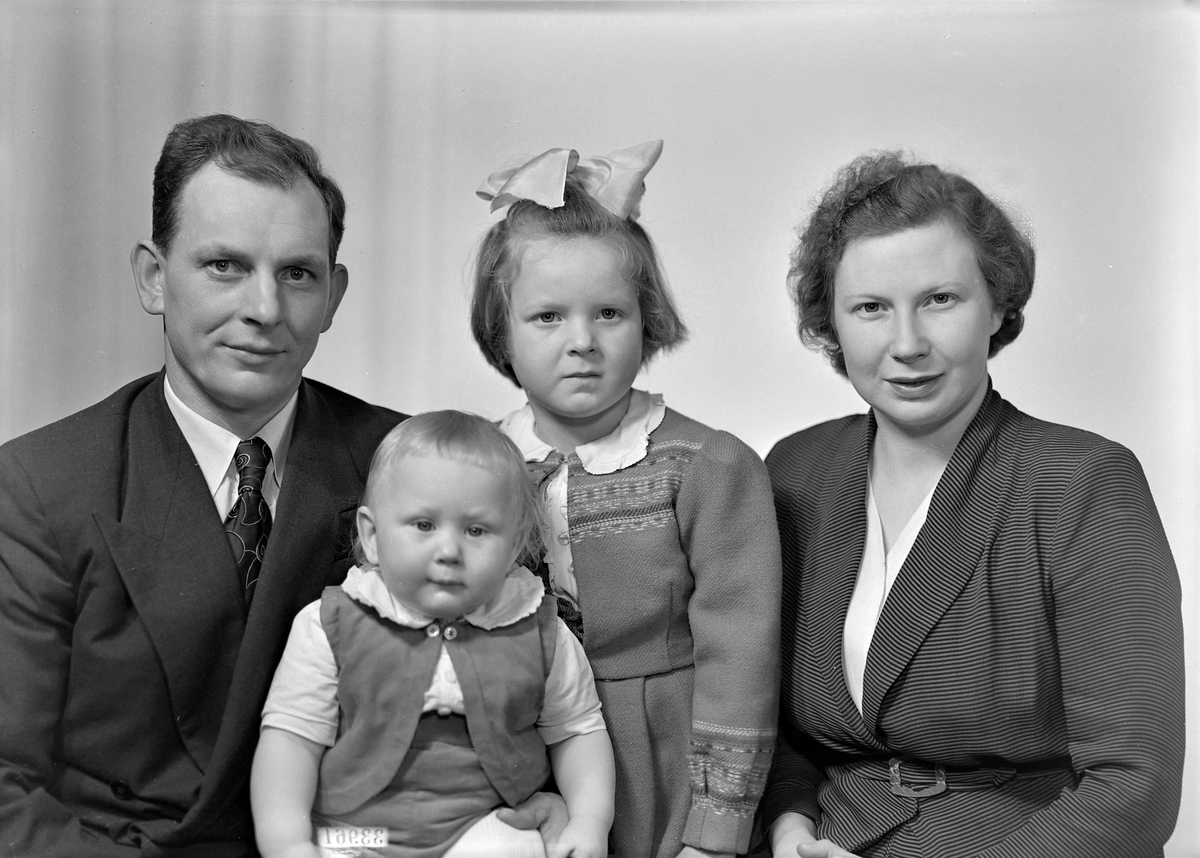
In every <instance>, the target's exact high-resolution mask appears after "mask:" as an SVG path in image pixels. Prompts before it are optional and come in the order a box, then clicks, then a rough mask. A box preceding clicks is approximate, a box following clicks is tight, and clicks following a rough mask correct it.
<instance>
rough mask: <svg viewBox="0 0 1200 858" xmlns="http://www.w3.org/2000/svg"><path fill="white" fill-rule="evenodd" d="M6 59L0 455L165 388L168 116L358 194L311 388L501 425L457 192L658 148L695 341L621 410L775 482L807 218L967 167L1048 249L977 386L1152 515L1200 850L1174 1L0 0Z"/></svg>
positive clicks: (669, 232) (1194, 487)
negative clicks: (561, 160) (663, 421)
mask: <svg viewBox="0 0 1200 858" xmlns="http://www.w3.org/2000/svg"><path fill="white" fill-rule="evenodd" d="M0 47H2V49H3V50H2V51H0V131H2V133H0V144H2V147H3V148H2V150H0V256H2V258H3V261H4V269H5V272H4V277H3V285H2V286H0V441H4V440H6V439H8V438H12V437H14V436H16V435H18V434H20V433H23V432H26V431H28V430H30V429H32V428H34V427H36V426H39V425H41V424H43V423H46V422H48V421H51V420H54V419H57V418H59V417H62V416H64V415H66V414H68V413H70V412H72V411H75V410H76V409H79V408H81V407H83V406H86V405H89V404H91V403H92V402H95V401H96V400H98V399H100V398H102V397H103V396H105V395H106V394H107V393H109V392H110V391H112V390H113V389H115V388H116V387H118V386H119V385H121V384H122V383H124V382H125V381H127V380H129V379H131V378H134V377H136V376H139V375H142V374H145V373H149V372H154V371H155V370H157V369H158V368H159V366H160V365H161V363H162V334H161V330H162V329H161V323H160V320H158V319H156V318H153V317H149V316H146V315H145V314H143V313H142V311H141V309H140V308H139V306H138V304H137V300H136V296H135V293H134V290H133V285H132V279H131V276H130V272H129V264H128V253H129V250H130V248H131V247H132V246H133V244H134V242H135V241H137V240H138V239H140V238H144V237H149V232H150V179H151V171H152V168H153V164H154V161H155V158H156V156H157V153H158V150H159V147H160V146H161V144H162V140H163V137H164V136H165V134H166V132H167V130H168V129H169V128H170V127H171V125H172V124H173V123H174V122H175V121H177V120H179V119H182V118H184V117H188V116H192V115H196V114H202V113H209V112H216V111H227V112H232V113H236V114H239V115H242V116H246V117H251V118H258V119H263V120H267V121H269V122H272V123H274V124H276V125H279V126H280V127H282V128H284V129H285V130H287V131H289V132H292V133H294V134H297V135H299V136H302V137H304V138H307V139H308V140H310V141H312V142H313V143H314V144H316V146H317V147H318V148H319V149H320V151H321V153H322V155H323V156H324V159H325V162H326V164H327V166H328V168H329V169H330V171H331V172H332V173H333V175H334V176H336V177H337V178H338V180H339V181H340V182H341V184H342V187H343V189H344V190H345V192H346V196H347V199H348V200H349V205H350V210H349V218H348V226H347V233H346V240H345V243H344V244H343V248H342V253H341V260H340V261H342V262H344V263H345V264H346V265H347V266H348V267H349V269H350V272H351V278H350V291H349V292H348V294H347V298H346V301H345V303H344V304H343V306H342V308H341V310H340V311H339V313H338V317H337V319H336V321H335V323H334V326H333V328H332V330H331V331H330V332H329V333H328V334H326V335H325V337H324V342H323V343H322V344H321V346H320V348H319V350H318V352H317V356H316V358H315V359H314V360H313V362H312V364H311V365H310V367H309V370H310V373H309V374H310V375H311V376H313V377H316V378H319V379H322V380H325V381H328V382H331V383H333V384H336V385H338V386H340V387H343V388H345V389H347V390H350V391H351V392H354V393H356V394H359V395H361V396H363V397H365V398H367V399H370V400H373V401H376V402H379V403H382V404H385V405H389V406H393V407H396V408H400V409H404V410H408V411H417V410H424V409H429V408H436V407H460V408H467V409H470V410H474V411H478V412H481V413H483V414H487V415H491V416H499V415H500V414H502V413H503V412H505V411H506V410H508V409H510V408H512V407H515V406H516V405H517V404H519V403H520V402H521V397H520V395H519V392H518V391H517V390H516V389H515V388H514V387H512V386H511V385H510V384H509V383H508V382H506V381H505V380H503V379H502V378H501V377H500V376H499V375H497V374H496V373H494V372H492V371H491V370H490V369H489V368H488V367H487V365H486V364H485V363H484V361H483V359H482V358H481V357H480V356H479V354H478V352H477V350H476V349H475V346H474V344H473V342H472V341H471V338H470V335H469V332H468V328H467V305H468V295H469V271H470V264H471V255H472V252H473V249H474V248H475V246H476V245H477V242H478V241H479V238H480V237H481V235H482V234H483V232H484V231H485V230H486V229H487V227H488V225H489V224H490V223H491V222H492V220H493V219H494V218H493V216H490V215H489V214H488V211H487V205H486V204H485V203H483V202H482V201H480V200H478V199H476V197H475V195H474V189H475V187H476V186H477V185H478V183H479V182H480V180H481V179H482V178H483V177H484V176H485V175H486V174H487V173H488V172H490V171H491V170H493V169H496V168H498V167H499V166H500V165H501V164H502V163H503V162H504V161H506V160H507V159H508V158H509V157H510V156H512V155H514V154H518V153H531V154H533V153H538V152H541V151H543V150H545V149H548V148H550V147H554V146H566V147H573V148H576V149H579V150H580V151H581V152H582V153H583V154H585V155H587V154H603V153H607V152H609V151H611V150H613V149H616V148H619V147H622V146H627V145H631V144H634V143H639V142H643V141H645V140H650V139H652V138H657V137H661V138H663V139H664V140H665V141H666V146H665V150H664V154H663V157H662V160H661V161H660V162H659V164H658V166H657V167H655V169H654V171H653V172H652V173H651V174H650V176H649V180H648V187H649V190H648V193H647V195H646V198H645V201H644V203H643V206H642V211H643V220H642V222H643V224H644V225H645V226H646V227H647V229H648V230H649V232H650V234H651V235H652V236H653V238H654V239H655V241H656V242H657V243H658V246H659V248H660V250H661V254H662V259H663V262H664V265H665V267H666V270H667V273H668V276H669V278H670V280H671V282H672V284H673V287H674V290H675V292H676V295H677V297H678V299H679V302H680V304H681V306H682V310H683V313H684V315H685V318H686V320H687V322H688V323H689V325H690V326H691V329H692V339H691V341H690V342H689V343H688V344H687V345H685V346H684V347H683V348H681V349H680V350H678V351H677V352H675V353H673V354H670V355H667V356H663V357H661V358H659V359H658V360H657V361H656V362H655V363H654V364H653V365H652V366H651V367H650V369H649V371H648V372H646V373H645V374H644V378H642V379H641V381H640V384H641V385H642V386H645V387H648V388H650V389H652V390H655V391H661V392H663V393H665V394H666V395H667V397H668V401H669V402H670V403H672V404H673V405H675V406H676V407H677V408H679V409H680V410H682V411H684V412H685V413H688V414H690V415H692V416H694V417H697V418H699V419H701V420H703V421H705V422H708V423H711V424H714V425H716V426H719V427H722V428H727V429H730V430H732V431H733V432H735V433H737V434H739V435H741V436H742V437H744V438H745V439H746V440H747V441H748V442H749V443H750V444H751V445H753V446H754V447H755V448H756V449H757V450H758V451H759V452H760V453H764V454H765V453H766V452H767V450H768V449H769V448H770V446H771V445H772V444H773V443H774V442H775V441H776V440H778V439H779V438H780V437H782V436H783V435H785V434H788V433H790V432H792V431H794V430H796V429H799V428H801V427H804V426H808V425H811V424H812V423H815V422H817V421H820V420H825V419H828V418H831V417H835V416H839V415H842V414H845V413H848V412H851V411H860V410H862V405H861V403H860V401H859V399H858V397H857V396H856V395H855V394H854V392H853V390H852V389H851V388H850V386H849V384H848V383H847V382H846V381H844V380H843V379H841V378H839V377H837V376H835V375H834V373H833V372H832V371H831V370H830V369H829V368H828V367H827V366H825V365H824V364H823V362H822V360H821V359H820V358H819V357H818V356H816V355H814V354H812V353H809V352H807V351H806V350H805V349H804V348H803V347H802V346H801V345H800V344H799V342H798V340H797V337H796V336H795V332H794V329H793V327H794V326H793V318H792V314H791V309H790V306H789V304H788V300H787V297H786V294H785V290H784V275H785V272H786V270H787V257H788V252H789V249H790V247H791V244H792V241H793V231H794V228H795V225H796V224H797V223H799V222H800V220H801V219H802V218H803V216H804V215H805V213H806V212H807V211H808V209H809V205H810V203H811V201H812V199H813V198H814V196H815V195H816V194H817V193H818V192H819V191H820V189H821V188H822V187H823V186H824V185H825V183H826V182H827V181H828V179H829V177H830V176H831V175H832V173H833V171H834V170H835V169H836V168H837V167H838V166H840V165H841V164H843V163H844V162H846V161H847V160H849V159H850V158H851V157H853V156H854V155H856V154H858V153H860V152H862V151H864V150H868V149H876V148H905V149H909V150H911V151H912V152H914V153H915V154H916V155H918V156H919V157H922V158H926V159H930V160H933V161H935V162H937V163H939V164H942V165H945V166H949V167H951V168H954V169H958V170H960V171H963V172H965V173H967V174H968V175H969V176H970V177H972V178H973V179H975V180H976V181H977V182H978V183H979V184H980V185H981V186H982V187H983V188H984V189H985V190H988V191H990V192H992V193H994V194H995V195H997V196H998V197H1000V198H1001V199H1003V200H1005V201H1006V202H1008V203H1009V204H1010V205H1011V206H1012V207H1014V208H1015V209H1016V210H1017V212H1018V213H1019V215H1020V217H1021V218H1022V219H1023V220H1025V221H1027V222H1028V223H1029V224H1030V226H1031V227H1032V229H1033V232H1034V234H1035V236H1036V239H1037V244H1038V248H1039V259H1038V279H1037V288H1036V289H1035V292H1034V297H1033V300H1032V302H1031V303H1030V305H1029V308H1028V321H1027V325H1026V330H1025V333H1024V334H1022V336H1021V338H1020V339H1019V340H1018V341H1017V342H1016V343H1015V344H1014V345H1012V346H1010V347H1009V348H1008V349H1007V350H1006V351H1005V352H1004V353H1002V354H1001V355H1000V356H998V357H997V358H995V359H993V361H992V366H991V369H992V375H993V379H994V381H995V384H996V387H997V388H998V389H999V390H1000V391H1001V392H1002V393H1003V394H1004V395H1005V396H1006V397H1007V398H1009V399H1010V400H1012V401H1013V402H1014V403H1015V404H1016V405H1018V406H1019V407H1021V408H1022V409H1024V410H1026V411H1028V412H1030V413H1032V414H1034V415H1036V416H1039V417H1042V418H1046V419H1049V420H1054V421H1058V422H1062V423H1068V424H1072V425H1076V426H1082V427H1085V428H1087V429H1091V430H1093V431H1096V432H1099V433H1101V434H1103V435H1106V436H1108V437H1111V438H1114V439H1116V440H1118V441H1120V442H1122V443H1123V444H1125V445H1127V446H1129V447H1131V448H1132V449H1133V450H1134V452H1135V453H1136V454H1137V455H1138V457H1139V458H1140V459H1141V461H1142V464H1143V465H1144V467H1145V469H1146V472H1147V474H1148V477H1149V480H1150V484H1151V486H1152V488H1153V490H1154V494H1155V497H1156V498H1157V500H1158V504H1159V508H1160V510H1161V512H1162V515H1163V518H1164V520H1165V522H1166V528H1167V533H1168V535H1169V537H1170V540H1171V544H1172V547H1173V549H1174V551H1175V556H1176V559H1177V561H1178V563H1179V567H1180V573H1181V577H1182V579H1183V592H1184V615H1185V621H1186V623H1187V625H1188V629H1189V631H1188V656H1189V666H1190V676H1191V682H1190V688H1189V711H1190V713H1191V716H1192V718H1191V724H1192V726H1191V728H1190V730H1189V737H1190V745H1191V748H1192V751H1191V753H1190V755H1189V764H1188V769H1187V775H1186V778H1187V781H1186V784H1185V791H1184V807H1183V810H1182V813H1181V815H1180V822H1179V825H1178V827H1177V829H1176V833H1175V837H1174V839H1173V840H1172V842H1171V844H1170V846H1169V849H1168V854H1169V855H1171V856H1197V855H1200V831H1198V828H1200V822H1198V819H1197V816H1198V813H1197V810H1198V803H1200V784H1198V781H1200V772H1198V769H1200V762H1198V761H1200V753H1197V751H1196V750H1195V749H1196V748H1197V747H1200V731H1198V730H1197V728H1196V726H1195V724H1196V722H1197V720H1200V706H1198V703H1200V649H1198V647H1200V644H1198V641H1200V633H1198V632H1197V619H1198V613H1200V611H1198V601H1200V595H1198V594H1200V586H1198V582H1197V559H1198V542H1197V536H1196V529H1197V522H1198V521H1200V505H1198V484H1200V473H1198V472H1200V468H1198V455H1197V449H1198V443H1197V442H1198V441H1200V407H1198V393H1200V358H1198V349H1197V346H1198V338H1200V335H1198V333H1197V331H1200V311H1198V302H1197V297H1196V292H1197V285H1198V278H1197V274H1198V273H1200V264H1198V252H1197V248H1198V246H1200V241H1198V239H1200V218H1198V211H1197V202H1196V201H1197V199H1200V171H1198V168H1197V154H1198V153H1200V147H1198V144H1200V121H1198V107H1200V62H1198V57H1200V10H1198V9H1197V8H1196V5H1195V4H1194V3H1187V2H1182V0H1138V2H1117V0H1108V1H1107V2H1105V0H1086V2H1060V0H1027V2H990V0H974V2H941V3H936V2H907V0H904V1H903V2H902V0H887V2H870V0H857V2H800V3H765V4H758V3H728V4H726V3H706V4H686V3H653V2H650V3H636V4H630V5H608V4H596V3H581V4H570V3H554V4H549V3H548V4H545V5H540V4H533V3H525V4H518V5H510V4H504V3H465V4H460V3H455V4H449V3H446V4H423V3H415V4H413V3H396V4H393V3H383V2H346V3H320V2H312V3H310V2H295V3H274V2H269V3H268V2H239V3H234V2H191V3H186V4H184V3H167V2H161V3H147V2H95V0H72V2H61V0H0ZM1096 586H1097V587H1119V586H1120V582H1119V581H1104V580H1097V582H1096Z"/></svg>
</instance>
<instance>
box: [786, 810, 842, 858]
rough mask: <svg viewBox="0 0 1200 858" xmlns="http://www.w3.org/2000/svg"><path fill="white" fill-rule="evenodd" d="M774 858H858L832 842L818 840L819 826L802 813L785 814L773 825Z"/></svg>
mask: <svg viewBox="0 0 1200 858" xmlns="http://www.w3.org/2000/svg"><path fill="white" fill-rule="evenodd" d="M771 855H772V856H773V858H792V856H793V855H799V856H800V858H858V856H857V855H855V854H854V853H852V852H847V851H846V850H845V849H843V848H842V847H840V846H838V845H837V844H836V843H834V842H832V841H830V840H818V839H817V824H816V823H815V822H813V821H812V820H811V819H809V818H808V817H807V816H804V815H803V814H800V813H784V814H780V816H779V818H778V819H776V820H775V822H774V824H772V825H771Z"/></svg>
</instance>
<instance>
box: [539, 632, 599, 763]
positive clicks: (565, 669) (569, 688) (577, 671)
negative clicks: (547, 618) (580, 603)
mask: <svg viewBox="0 0 1200 858" xmlns="http://www.w3.org/2000/svg"><path fill="white" fill-rule="evenodd" d="M554 626H555V630H556V632H557V636H556V638H555V643H554V663H553V664H552V665H550V675H549V676H547V677H546V696H545V700H544V701H543V703H542V714H541V715H540V716H539V717H538V722H537V729H538V734H539V735H541V737H542V741H543V742H545V743H546V744H547V745H554V744H557V743H558V742H561V741H562V740H563V739H566V738H569V737H571V736H582V735H583V734H584V733H594V732H596V731H597V730H603V729H605V727H604V716H602V715H601V714H600V698H599V697H598V696H597V695H596V680H595V678H594V677H593V676H592V666H591V665H590V664H588V660H587V656H586V655H585V654H584V652H583V646H582V645H581V644H580V643H579V639H578V638H576V637H575V635H573V634H571V630H570V629H568V628H567V626H566V624H565V623H563V621H562V620H558V619H556V620H555V623H554Z"/></svg>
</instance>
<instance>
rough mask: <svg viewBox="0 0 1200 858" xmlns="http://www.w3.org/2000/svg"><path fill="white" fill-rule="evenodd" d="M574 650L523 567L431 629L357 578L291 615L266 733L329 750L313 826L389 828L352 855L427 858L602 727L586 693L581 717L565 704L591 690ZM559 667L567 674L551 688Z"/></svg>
mask: <svg viewBox="0 0 1200 858" xmlns="http://www.w3.org/2000/svg"><path fill="white" fill-rule="evenodd" d="M389 602H390V603H391V604H389ZM397 608H398V609H399V610H396V609H397ZM314 619H315V621H316V628H315V629H314V628H313V623H314ZM313 638H318V639H319V640H318V642H320V641H321V640H323V642H324V644H325V647H324V651H322V650H321V647H319V646H318V647H312V646H311V643H312V639H313ZM564 642H565V643H566V646H560V644H561V643H564ZM294 644H295V645H294ZM572 647H573V644H572V639H571V636H570V634H569V633H567V632H566V631H565V629H564V628H563V627H562V624H561V623H560V622H559V621H557V620H556V619H554V614H553V605H552V604H550V603H549V602H547V603H546V604H541V593H540V582H539V581H538V580H537V579H536V578H534V576H532V575H531V574H530V573H529V572H527V571H526V570H518V571H516V572H514V573H513V574H511V575H510V578H509V579H508V580H507V581H506V582H505V590H504V591H503V592H502V594H501V597H500V598H499V599H498V600H496V601H495V602H494V603H493V605H492V608H491V609H490V613H489V609H480V611H479V612H473V613H472V614H471V615H468V617H467V618H465V619H464V618H458V619H457V620H453V621H444V620H437V621H435V620H432V619H431V618H426V617H421V616H420V615H417V614H415V613H413V612H411V611H409V610H408V609H406V608H404V606H402V605H399V604H398V603H395V602H394V600H391V597H390V593H388V592H387V589H386V586H385V585H384V584H383V581H382V579H381V578H380V577H379V575H378V573H377V572H374V571H369V570H368V571H364V570H360V569H352V570H351V572H350V575H349V576H348V577H347V581H346V583H345V584H343V585H342V587H340V588H338V587H330V588H327V589H326V591H325V594H324V596H323V598H322V600H321V602H319V603H314V605H311V606H309V607H308V608H306V609H305V610H304V611H303V612H302V613H301V614H300V615H299V616H298V617H297V620H296V624H295V625H294V627H293V634H292V638H290V639H289V643H288V650H287V651H286V652H285V654H284V660H283V662H281V665H280V672H279V673H277V676H276V681H275V683H274V684H273V685H272V689H271V695H270V696H269V697H268V701H267V705H266V707H265V709H264V719H263V724H264V726H272V727H279V728H281V729H288V730H291V731H292V732H296V733H298V734H299V735H304V736H305V737H306V738H310V739H312V740H313V741H317V742H319V743H320V744H325V745H327V747H328V749H327V750H326V752H325V754H324V755H323V757H322V760H321V768H320V775H319V779H318V788H317V796H316V800H315V803H314V808H313V821H314V825H315V826H318V827H319V826H330V827H345V826H358V827H384V828H387V829H389V841H390V842H389V845H388V846H386V847H383V848H380V849H377V850H372V851H365V852H362V853H360V854H363V855H382V856H386V858H436V856H440V855H442V854H444V853H445V852H446V850H447V849H449V848H450V847H451V846H452V845H453V844H454V843H455V842H456V841H457V840H458V839H459V838H460V837H461V836H462V835H463V834H464V832H466V831H467V829H469V828H471V827H472V826H473V825H474V824H475V823H477V822H478V821H479V820H481V819H483V817H485V816H487V815H488V814H489V813H490V812H491V811H492V810H493V809H495V808H496V807H502V806H505V805H513V804H517V803H519V802H520V801H523V800H524V799H525V798H527V797H528V796H529V795H531V794H532V793H533V792H534V791H536V790H537V789H538V788H539V787H540V786H541V785H542V783H543V782H544V781H545V779H546V777H547V776H548V775H549V771H550V768H549V762H548V760H547V754H546V744H547V742H550V743H553V742H555V741H561V739H562V738H565V737H566V736H567V735H577V734H579V733H585V732H590V731H591V730H592V729H596V728H598V726H600V723H601V722H600V719H599V714H598V703H596V702H595V696H594V695H592V696H591V701H592V703H591V704H588V705H585V706H579V705H578V704H566V703H565V701H564V699H563V695H562V694H561V690H562V688H563V687H569V688H571V689H572V694H574V693H575V692H576V690H577V689H578V687H579V685H580V684H581V683H582V684H584V685H586V684H587V682H588V677H587V676H586V672H587V671H586V664H582V665H580V664H579V662H580V661H581V660H582V654H581V653H576V654H575V655H573V654H572ZM314 649H315V650H316V653H317V654H316V656H315V657H314V655H313V652H312V650H314ZM326 658H328V660H329V661H331V662H332V675H331V674H330V665H329V664H328V663H326V662H325V660H326ZM560 660H561V661H562V662H563V663H564V664H565V665H570V663H571V662H572V661H574V662H576V666H575V667H571V668H570V669H566V668H560V669H566V673H567V674H568V675H566V676H565V680H564V677H563V676H556V678H555V680H553V681H551V680H550V678H549V674H550V673H552V672H553V671H554V670H555V669H556V668H555V665H559V663H560ZM331 692H332V694H333V698H332V700H331V699H330V698H329V695H330V693H331ZM548 696H553V697H554V698H555V699H552V700H549V701H548V705H547V700H546V698H547V697H548ZM584 699H585V700H586V699H587V698H586V695H585V697H584ZM331 703H332V706H333V718H334V722H333V724H332V725H331V724H330V723H329V721H328V718H329V714H330V713H329V706H330V704H331ZM547 708H548V709H549V711H550V716H549V718H550V723H549V724H543V719H542V713H543V712H544V711H545V710H546V709H547ZM314 721H316V722H322V723H321V726H320V727H319V729H317V728H314V725H313V723H312V722H314ZM305 722H308V723H305ZM331 726H332V727H333V729H334V730H335V731H336V732H335V733H331V732H330V729H329V728H330V727H331ZM314 733H315V734H318V735H313V734H314Z"/></svg>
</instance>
